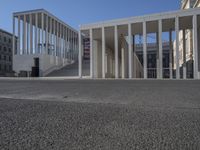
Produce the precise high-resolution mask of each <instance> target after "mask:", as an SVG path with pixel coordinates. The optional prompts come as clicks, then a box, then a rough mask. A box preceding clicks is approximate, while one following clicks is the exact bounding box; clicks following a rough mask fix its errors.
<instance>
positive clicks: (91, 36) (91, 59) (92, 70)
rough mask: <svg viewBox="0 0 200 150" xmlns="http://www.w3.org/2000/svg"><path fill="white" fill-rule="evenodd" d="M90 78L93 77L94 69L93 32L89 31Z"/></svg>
mask: <svg viewBox="0 0 200 150" xmlns="http://www.w3.org/2000/svg"><path fill="white" fill-rule="evenodd" d="M90 77H91V78H93V77H94V68H93V32H92V29H90Z"/></svg>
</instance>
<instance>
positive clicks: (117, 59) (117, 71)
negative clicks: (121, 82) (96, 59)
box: [114, 25, 119, 79]
mask: <svg viewBox="0 0 200 150" xmlns="http://www.w3.org/2000/svg"><path fill="white" fill-rule="evenodd" d="M114 36H115V78H116V79H118V78H119V51H118V30H117V25H116V26H115V27H114Z"/></svg>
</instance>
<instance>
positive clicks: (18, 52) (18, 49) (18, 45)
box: [13, 16, 21, 55]
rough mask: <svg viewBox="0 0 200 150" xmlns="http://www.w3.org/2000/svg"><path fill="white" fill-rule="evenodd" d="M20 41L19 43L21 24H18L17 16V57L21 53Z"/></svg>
mask: <svg viewBox="0 0 200 150" xmlns="http://www.w3.org/2000/svg"><path fill="white" fill-rule="evenodd" d="M20 41H21V22H20V16H18V42H17V54H18V55H20V54H21V52H20ZM13 52H14V51H13Z"/></svg>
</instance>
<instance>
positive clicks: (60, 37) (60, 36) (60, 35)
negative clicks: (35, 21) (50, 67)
mask: <svg viewBox="0 0 200 150" xmlns="http://www.w3.org/2000/svg"><path fill="white" fill-rule="evenodd" d="M61 26H62V25H61V23H59V57H61V51H62V49H61V39H62V33H61Z"/></svg>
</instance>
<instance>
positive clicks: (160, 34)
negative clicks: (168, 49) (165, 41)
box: [158, 20, 163, 79]
mask: <svg viewBox="0 0 200 150" xmlns="http://www.w3.org/2000/svg"><path fill="white" fill-rule="evenodd" d="M158 22H159V23H158V24H159V33H158V34H159V74H160V76H159V78H160V79H162V78H163V47H162V20H159V21H158Z"/></svg>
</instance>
